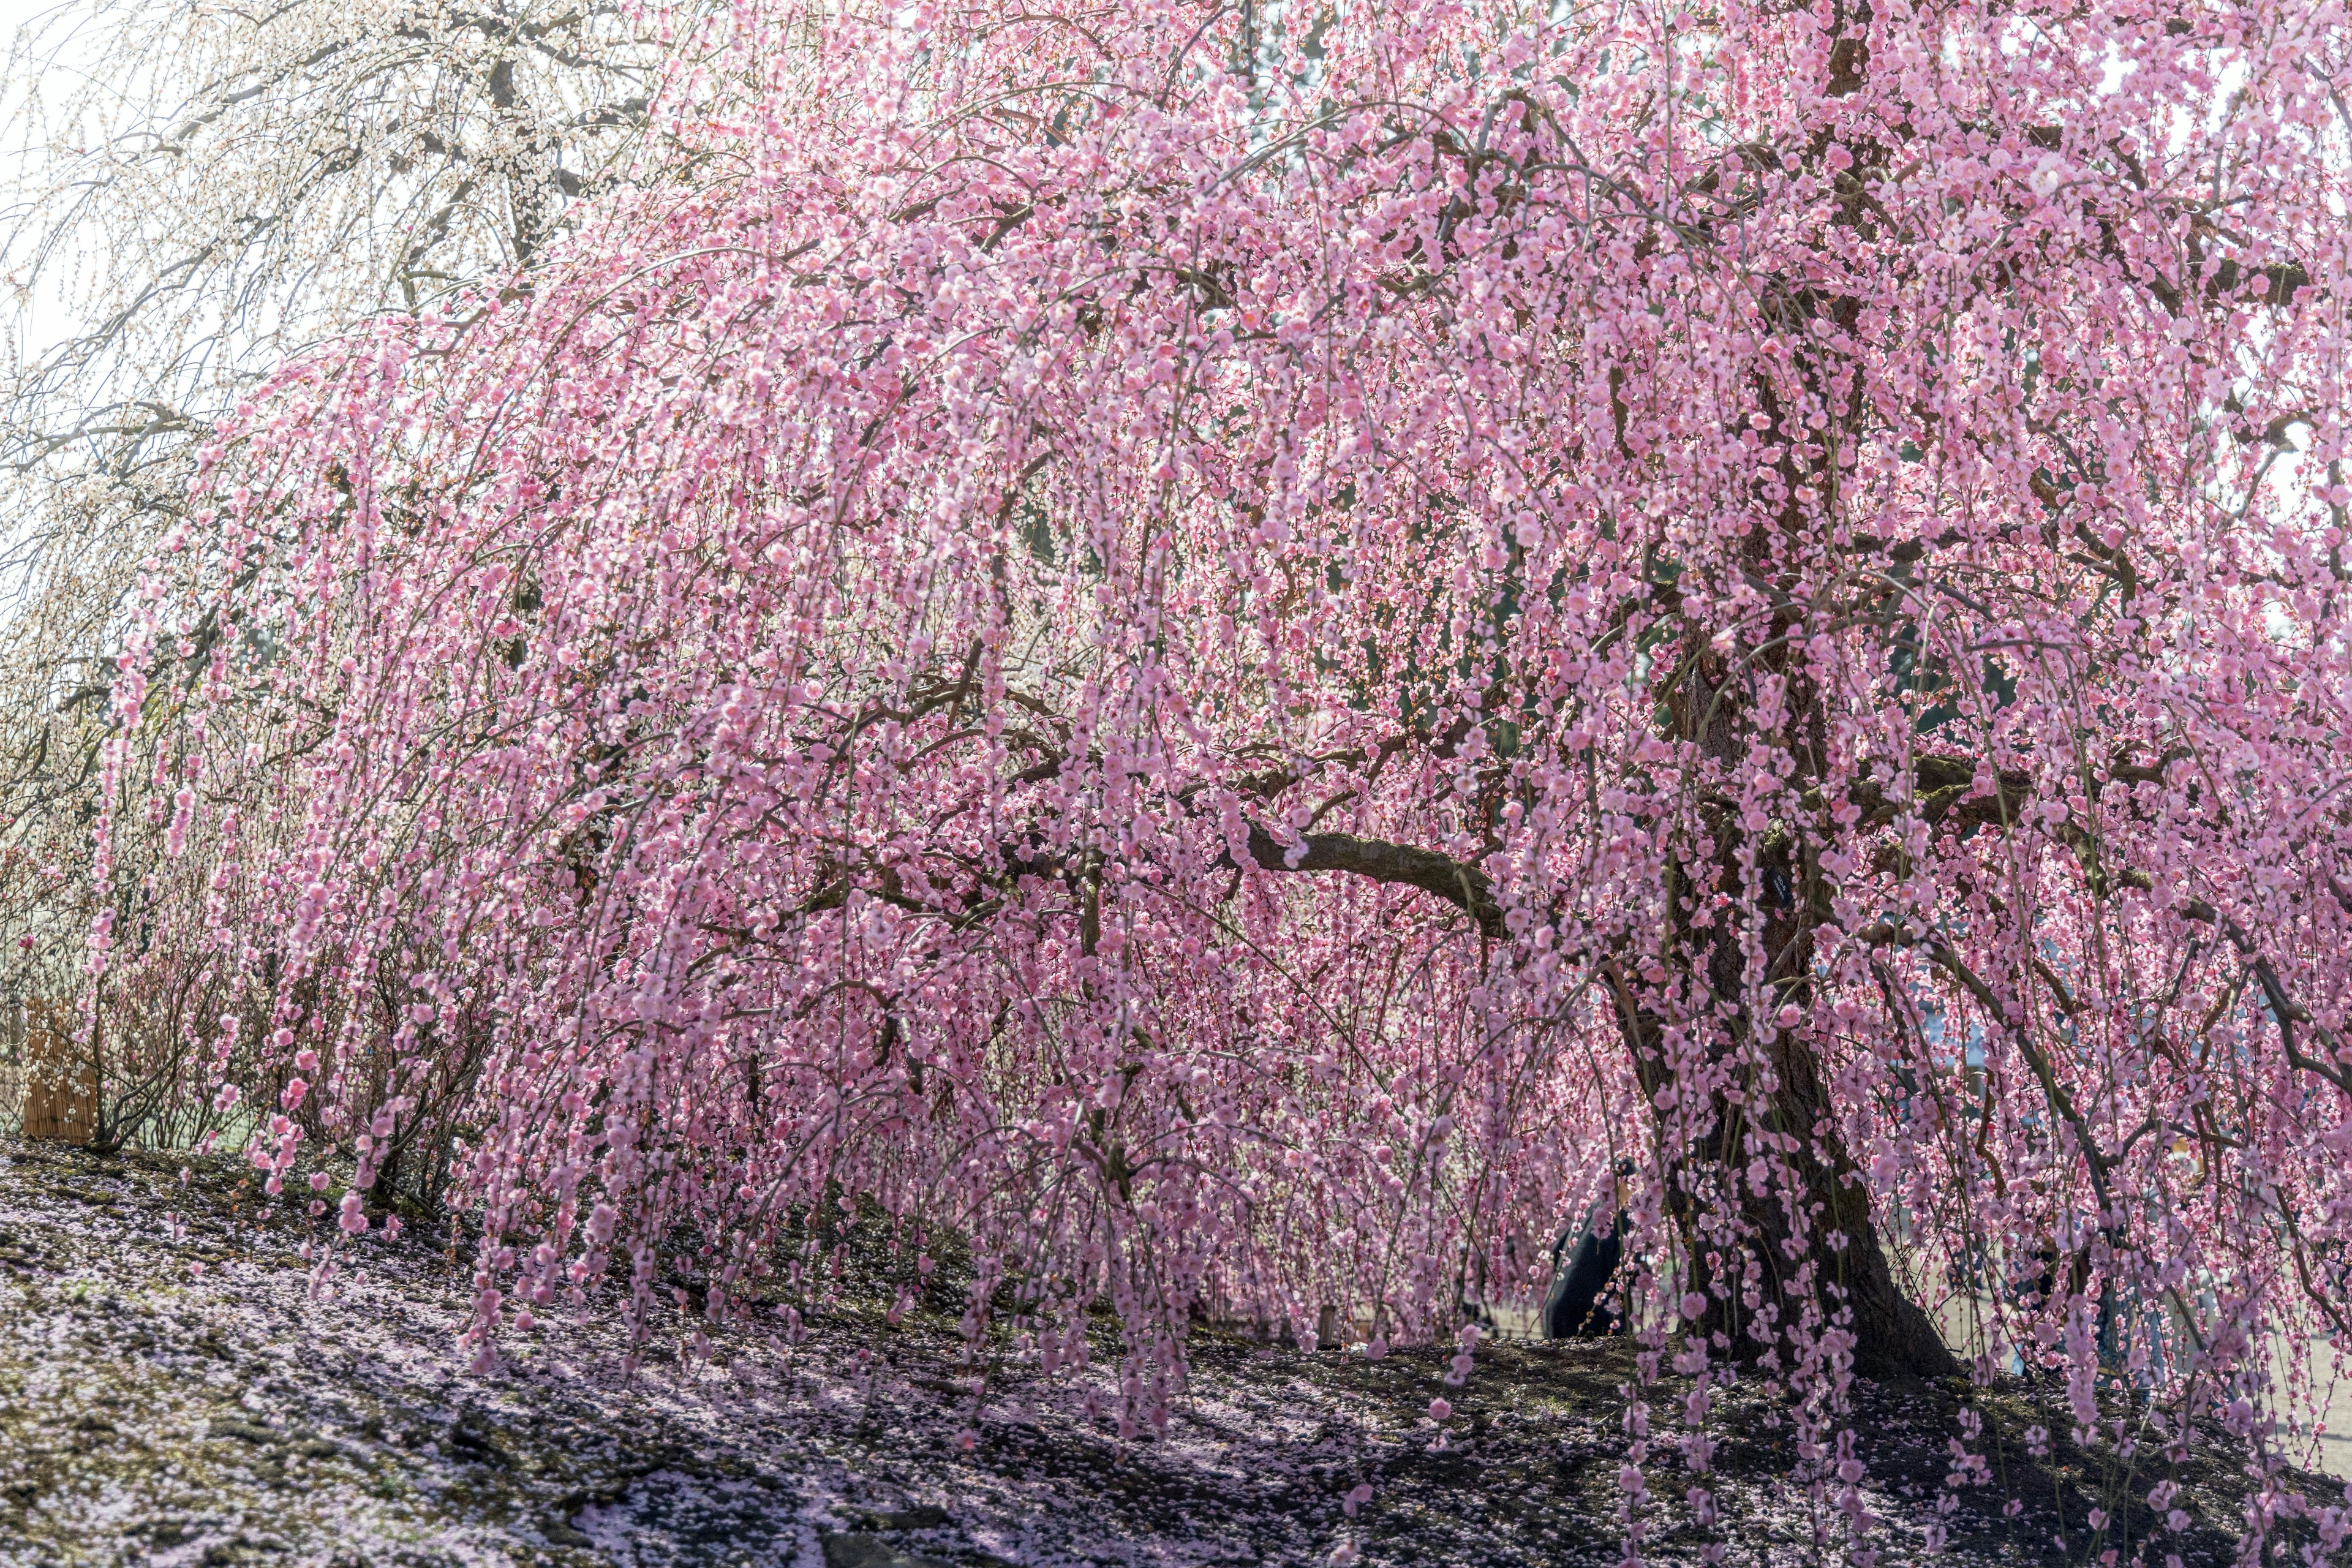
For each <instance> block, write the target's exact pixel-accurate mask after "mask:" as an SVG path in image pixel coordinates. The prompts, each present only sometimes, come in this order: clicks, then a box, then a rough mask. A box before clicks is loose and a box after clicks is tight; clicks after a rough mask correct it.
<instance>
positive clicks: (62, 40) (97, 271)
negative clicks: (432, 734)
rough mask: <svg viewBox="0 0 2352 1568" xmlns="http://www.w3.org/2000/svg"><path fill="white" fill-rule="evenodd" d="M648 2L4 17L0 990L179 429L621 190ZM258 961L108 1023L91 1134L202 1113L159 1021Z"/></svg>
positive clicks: (59, 930)
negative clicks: (0, 961) (290, 361)
mask: <svg viewBox="0 0 2352 1568" xmlns="http://www.w3.org/2000/svg"><path fill="white" fill-rule="evenodd" d="M665 25H667V26H687V27H688V28H689V29H691V27H692V26H694V17H693V16H692V15H691V14H689V13H688V12H679V13H677V14H676V15H674V16H671V17H669V18H668V19H667V23H666V24H665V23H656V22H648V21H645V20H643V19H641V18H637V17H635V16H630V15H628V14H626V13H625V12H624V11H623V10H622V9H621V8H620V7H618V6H615V5H528V4H526V5H488V6H463V5H457V6H453V5H435V4H426V5H410V4H395V5H324V4H295V5H282V6H275V7H270V8H267V9H265V10H264V11H261V12H256V13H247V12H240V11H236V10H234V9H224V8H219V7H205V6H190V5H178V4H149V3H145V0H105V3H100V4H91V5H67V6H61V7H59V8H58V9H55V10H52V11H50V12H48V13H47V14H45V15H44V16H42V17H40V18H39V19H37V20H36V21H35V22H33V23H31V24H29V25H28V26H26V27H25V28H24V29H23V31H22V32H21V33H20V34H19V35H18V37H16V40H15V41H14V45H13V47H12V50H11V53H10V56H9V61H8V78H7V79H8V81H9V83H10V91H11V95H12V97H11V101H10V106H9V107H10V111H11V114H10V120H9V136H10V141H11V142H12V143H13V146H12V148H11V151H12V153H14V154H15V158H16V168H15V169H14V170H13V171H12V175H11V180H10V184H9V187H8V191H9V205H8V208H7V210H6V214H5V229H6V234H7V241H6V251H5V265H6V268H7V270H8V275H9V278H10V281H11V283H12V284H13V286H14V287H15V289H16V290H17V300H18V301H19V304H20V311H22V312H23V313H21V314H20V321H26V322H29V323H31V325H32V328H33V330H34V331H35V333H36V335H35V336H34V337H33V338H31V339H28V340H23V341H18V342H15V343H14V344H13V345H12V347H13V348H14V350H15V353H14V355H13V358H14V363H13V364H12V365H11V366H10V369H9V374H8V376H7V379H6V384H5V386H0V486H5V505H6V507H7V509H8V513H9V517H10V524H9V527H8V530H7V532H6V535H5V551H6V553H5V557H0V574H5V582H6V584H7V586H8V591H9V594H10V598H11V604H10V611H9V614H8V616H7V617H6V620H5V628H0V689H5V692H6V693H7V704H8V707H9V710H10V712H11V714H12V718H11V720H10V721H9V725H8V730H7V734H6V737H5V742H0V745H5V758H0V824H5V826H0V835H5V837H6V840H7V843H6V846H5V848H0V889H5V891H0V931H5V943H6V946H5V952H7V954H8V956H9V960H10V966H9V971H8V977H9V984H10V987H11V989H12V991H13V992H15V993H16V994H18V995H20V996H49V997H58V998H62V997H63V996H65V995H67V994H70V992H71V991H72V989H73V986H74V984H75V977H76V974H77V973H78V971H79V968H80V964H81V960H82V958H83V956H84V949H83V943H82V937H83V934H84V932H85V931H86V930H87V928H88V925H89V920H90V918H91V917H92V915H93V914H94V913H95V911H96V906H94V905H92V904H91V903H90V902H89V889H90V883H89V879H88V876H87V868H88V852H87V847H88V844H89V827H90V824H91V821H92V819H93V817H94V816H95V815H96V812H97V809H98V794H99V778H98V771H99V762H98V758H99V750H100V745H101V743H102V741H103V739H104V737H105V736H106V735H108V734H109V733H110V732H112V731H113V730H114V729H115V728H116V727H117V725H118V724H119V722H120V719H119V716H118V715H115V714H113V713H111V712H110V711H109V710H108V709H107V707H106V703H105V698H106V694H107V691H108V689H109V687H110V685H111V683H112V681H113V680H114V679H115V677H116V675H117V674H118V673H119V670H118V668H117V660H118V659H119V656H120V654H121V637H122V634H123V631H124V629H125V627H126V626H127V625H128V616H130V613H131V595H132V594H133V592H134V590H135V587H136V582H137V574H138V572H139V567H140V563H141V562H142V561H144V560H146V559H148V558H149V557H150V556H151V555H152V552H153V551H154V550H155V548H156V545H157V542H158V541H159V540H160V539H161V538H162V537H163V533H164V532H165V531H167V530H168V529H169V528H170V527H171V526H172V525H173V523H174V522H175V521H180V520H181V519H183V518H184V515H185V510H186V506H185V503H186V488H187V485H188V482H189V479H190V476H191V473H192V471H193V470H192V462H193V454H194V450H195V448H196V447H197V446H198V445H199V444H201V442H202V441H203V440H205V438H206V437H207V436H208V435H209V433H210V431H211V430H212V428H213V426H214V422H215V420H217V419H218V418H220V417H221V416H224V415H226V414H227V413H228V412H229V411H230V410H231V408H232V407H233V406H234V405H236V402H237V400H238V399H240V398H242V397H245V396H247V395H249V394H250V393H251V392H252V390H253V389H254V388H255V387H256V386H257V384H259V382H260V380H261V378H262V377H263V376H264V375H265V374H267V373H268V370H269V369H270V368H271V367H272V366H273V365H275V364H277V363H280V362H282V361H283V360H284V359H285V358H286V357H288V356H289V354H293V353H298V352H299V351H300V350H301V349H302V348H303V347H304V346H305V345H307V344H310V343H311V342H315V341H317V340H318V339H320V337H322V336H325V335H329V334H331V333H333V332H336V331H342V330H345V329H347V328H349V327H351V326H352V325H353V324H354V323H355V322H358V321H362V320H363V319H365V318H367V317H369V316H371V315H373V314H376V313H381V312H387V311H389V312H394V313H398V312H402V311H406V310H415V308H417V306H418V305H419V303H420V302H422V301H424V300H429V299H432V298H434V297H436V296H437V295H439V294H441V293H444V292H446V290H448V289H452V288H454V287H457V286H460V285H463V284H466V283H468V282H472V281H476V280H479V279H486V278H495V279H501V280H505V279H512V278H515V277H517V276H518V275H519V274H520V272H521V271H523V270H525V269H527V268H529V267H530V264H531V263H532V262H533V260H534V259H535V258H537V257H538V256H539V254H540V253H541V250H542V249H543V248H544V247H545V246H546V244H547V243H548V241H549V240H550V239H551V237H554V236H555V235H556V234H558V233H559V232H561V231H562V228H563V227H564V226H565V225H566V224H567V223H568V222H569V217H568V215H569V214H570V213H571V212H572V209H573V208H574V206H575V204H576V202H577V200H578V198H580V197H582V196H583V195H587V194H589V193H591V192H593V190H595V189H598V188H600V187H602V186H604V185H606V184H613V183H615V182H621V183H625V181H626V179H627V177H628V174H629V171H630V168H631V162H630V161H631V159H632V158H634V157H635V155H636V152H637V150H638V149H639V147H640V145H641V138H642V136H643V133H644V129H645V107H646V97H647V94H648V93H650V92H651V91H652V90H653V88H654V84H655V82H656V79H658V76H659V73H660V70H661V68H662V65H663V62H664V61H665V60H667V59H670V58H673V52H672V50H671V49H670V48H669V47H668V44H667V39H666V38H665V37H663V36H662V28H663V26H665ZM671 36H673V37H674V36H675V35H674V34H672V35H671ZM149 673H151V674H152V675H154V676H155V677H156V680H155V686H156V691H157V710H158V711H160V710H162V709H163V707H167V706H169V705H170V704H172V703H174V702H176V701H177V700H179V696H180V688H181V686H182V684H183V683H182V682H180V681H179V680H176V679H172V678H170V677H169V676H168V675H166V674H164V672H162V671H153V672H149ZM147 760H151V761H152V760H154V759H152V758H148V759H147ZM150 771H151V772H152V770H150ZM121 782H122V783H123V784H124V787H128V788H131V789H133V790H138V789H140V788H142V785H143V784H144V782H145V778H144V777H143V776H142V774H141V773H139V772H137V771H136V770H134V771H133V772H132V773H131V774H129V775H127V777H126V779H125V780H123V781H121ZM170 793H171V792H170V791H169V790H166V791H165V792H164V794H163V795H162V796H157V797H153V798H152V800H151V801H148V802H147V803H145V804H142V805H141V806H140V807H139V808H138V809H137V810H134V811H133V812H132V813H131V816H130V818H129V820H130V821H131V822H133V823H136V824H138V825H140V826H142V827H143V828H147V829H152V830H153V832H152V834H151V835H150V836H151V837H153V838H154V840H155V842H154V843H153V844H152V845H146V844H137V845H134V844H133V843H132V842H131V839H130V837H128V836H119V837H118V840H117V847H116V851H115V852H116V854H117V856H118V858H127V859H126V860H125V861H124V864H125V866H126V870H125V873H124V874H123V875H122V877H121V880H120V883H119V885H118V889H117V891H116V893H115V895H114V901H113V908H114V918H115V919H116V921H118V922H119V923H120V924H121V927H122V929H123V930H125V931H134V930H135V931H145V930H146V929H147V921H146V920H145V918H144V916H143V915H142V914H141V913H140V912H139V911H140V909H141V907H142V905H143V904H144V903H145V902H146V901H147V900H148V899H149V897H150V893H149V891H148V890H146V889H142V885H141V884H142V879H143V878H144V877H145V875H146V874H147V869H148V867H149V865H150V863H151V861H152V857H153V855H154V854H155V853H156V852H158V851H160V848H161V845H162V829H163V825H164V823H165V822H166V821H167V820H168V818H169V816H170V807H169V802H168V796H169V795H170ZM149 805H152V806H153V808H154V816H155V819H154V820H152V821H149V820H147V817H148V816H149V812H148V806H149ZM133 865H135V867H136V869H135V870H134V869H129V868H130V867H131V866H133ZM164 874H168V873H164ZM261 978H262V977H260V976H251V977H245V978H242V979H240V978H236V977H232V976H228V975H225V974H214V975H211V976H210V977H209V978H207V979H205V981H204V982H203V983H202V984H197V982H196V978H195V973H194V972H190V973H184V974H183V975H182V977H181V984H180V986H178V987H176V988H175V989H174V991H173V998H174V999H173V1003H172V1004H171V1005H160V999H159V998H152V997H151V998H148V999H145V1000H144V1001H142V1003H140V1004H139V1005H135V1006H129V1007H126V1008H125V1009H124V1010H123V1012H122V1016H121V1017H120V1018H119V1019H118V1020H117V1022H116V1028H115V1039H114V1045H115V1047H117V1048H114V1049H111V1050H109V1049H107V1048H105V1047H104V1046H102V1045H101V1046H100V1047H98V1054H99V1056H100V1061H101V1063H102V1065H103V1068H104V1070H103V1072H102V1075H101V1076H102V1078H103V1079H104V1091H103V1095H102V1100H103V1104H102V1107H101V1121H102V1123H103V1124H104V1125H103V1126H102V1127H101V1130H100V1131H101V1140H102V1141H105V1142H113V1141H116V1140H118V1139H120V1138H121V1137H125V1136H130V1135H132V1134H133V1133H141V1134H142V1135H144V1136H149V1137H153V1138H158V1139H162V1140H163V1141H166V1142H172V1141H177V1140H183V1139H187V1138H190V1137H192V1136H200V1135H201V1133H202V1132H203V1131H204V1130H205V1126H206V1124H207V1115H206V1113H205V1111H204V1110H203V1099H202V1097H198V1098H197V1099H196V1100H195V1101H194V1102H193V1103H192V1102H191V1101H190V1100H189V1099H188V1097H187V1095H186V1094H185V1092H184V1090H185V1089H186V1088H187V1087H188V1086H187V1085H186V1084H185V1083H184V1082H183V1081H182V1074H181V1072H180V1068H181V1065H182V1064H183V1062H184V1060H185V1059H186V1058H187V1056H188V1054H189V1053H188V1047H189V1045H190V1042H191V1036H190V1031H191V1030H193V1031H194V1034H196V1035H201V1036H204V1037H205V1050H207V1051H208V1050H209V1048H210V1047H209V1035H210V1033H211V1029H212V1024H211V1022H210V1020H211V1019H213V1018H215V1017H216V1016H218V1014H219V1012H220V1009H221V1007H222V1006H223V1005H226V1002H227V1001H228V1000H229V999H230V998H232V997H233V996H234V995H235V994H236V993H237V992H238V991H239V989H240V987H241V986H243V985H246V984H258V983H259V982H260V980H261ZM189 986H194V990H193V991H189V990H187V989H186V987H189ZM199 1018H201V1019H202V1020H205V1021H204V1022H203V1023H201V1024H198V1023H197V1022H196V1020H198V1019H199ZM86 1032H87V1031H86V1030H85V1033H86ZM141 1041H143V1043H140V1042H141ZM84 1044H85V1048H89V1042H87V1041H85V1043H84ZM151 1123H152V1125H151Z"/></svg>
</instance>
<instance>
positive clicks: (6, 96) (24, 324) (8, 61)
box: [0, 0, 79, 357]
mask: <svg viewBox="0 0 2352 1568" xmlns="http://www.w3.org/2000/svg"><path fill="white" fill-rule="evenodd" d="M78 3H79V0H0V69H5V70H6V71H7V72H8V73H9V74H8V79H7V80H6V81H5V84H0V88H4V89H5V90H0V115H5V117H6V118H5V120H0V124H5V126H6V129H7V131H8V132H11V134H10V135H9V136H8V137H7V144H6V145H5V149H0V151H5V153H15V152H16V151H17V146H16V135H15V134H14V133H15V132H16V131H17V127H16V125H15V124H14V123H13V121H14V116H15V112H16V106H17V104H18V102H19V101H20V95H21V93H22V92H23V90H24V89H25V88H26V86H28V85H30V84H29V83H27V82H26V80H24V79H23V77H22V75H21V74H20V72H19V68H17V66H16V63H15V62H14V60H13V58H11V57H12V56H13V55H14V54H15V52H16V46H17V42H18V34H19V32H20V31H21V30H22V29H23V28H24V26H26V24H27V23H29V22H33V21H36V20H37V19H40V18H43V17H57V16H58V14H59V13H61V12H64V11H66V10H67V9H68V8H69V7H70V6H71V5H75V4H78ZM61 19H62V18H60V20H61ZM59 31H60V32H62V31H63V29H62V28H60V29H59ZM50 48H51V51H52V52H53V53H56V54H58V55H60V56H61V57H62V58H61V59H60V60H59V62H58V64H57V65H53V66H51V67H50V69H51V70H56V69H58V68H64V69H68V70H69V69H71V68H72V66H71V63H70V62H71V59H72V57H73V55H74V52H75V51H74V50H73V49H71V48H70V47H68V48H64V49H59V48H58V46H57V45H56V44H54V43H53V44H52V45H51V46H50ZM49 85H50V88H51V93H52V95H53V96H54V95H55V90H56V86H57V84H54V83H52V84H49ZM12 174H14V168H13V161H12V160H11V161H0V193H5V183H6V181H7V180H8V179H9V178H10V176H11V175H12ZM0 205H5V195H0ZM0 222H5V218H0ZM8 238H9V239H11V240H13V239H14V236H13V235H12V236H8ZM47 292H48V291H47V290H46V289H44V290H41V291H40V293H41V294H47ZM45 306H46V308H45ZM58 315H59V312H58V310H57V308H56V303H55V300H43V299H42V298H40V297H39V296H38V295H33V296H26V295H20V294H15V293H14V291H13V290H0V332H5V333H7V334H9V335H10V336H11V337H13V338H14V339H15V342H16V347H17V348H18V349H19V351H20V352H23V353H26V355H27V356H28V357H29V356H30V355H31V354H33V353H37V352H38V351H39V349H40V348H42V347H44V346H46V345H47V342H49V341H50V339H51V338H52V337H53V336H54V335H55V334H56V333H57V331H58V330H59V327H60V324H61V323H60V322H59V321H58ZM0 352H5V351H0Z"/></svg>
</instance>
